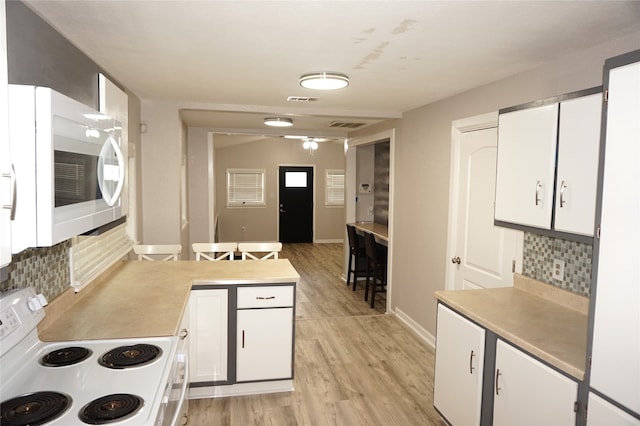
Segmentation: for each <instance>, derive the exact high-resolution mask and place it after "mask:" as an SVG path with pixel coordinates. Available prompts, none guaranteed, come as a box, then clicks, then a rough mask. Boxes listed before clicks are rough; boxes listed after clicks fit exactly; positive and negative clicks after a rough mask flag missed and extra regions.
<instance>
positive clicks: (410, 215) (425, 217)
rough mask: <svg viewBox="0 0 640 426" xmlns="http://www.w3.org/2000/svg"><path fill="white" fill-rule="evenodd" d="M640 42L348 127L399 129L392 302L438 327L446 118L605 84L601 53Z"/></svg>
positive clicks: (624, 42)
mask: <svg viewBox="0 0 640 426" xmlns="http://www.w3.org/2000/svg"><path fill="white" fill-rule="evenodd" d="M638 46H640V33H636V34H633V35H631V36H629V37H626V38H624V39H621V40H616V41H614V42H611V43H606V44H602V45H598V46H594V47H592V48H590V49H588V50H585V51H580V52H575V53H574V54H573V55H570V56H566V57H563V58H559V59H558V60H557V61H555V62H553V63H549V64H547V65H544V66H542V67H540V68H538V69H535V70H533V71H530V72H527V73H523V74H520V75H517V76H514V77H512V78H508V79H505V80H502V81H499V82H496V83H492V84H489V85H486V86H482V87H478V88H476V89H473V90H470V91H468V92H465V93H462V94H459V95H457V96H453V97H451V98H448V99H444V100H442V101H439V102H435V103H433V104H430V105H426V106H424V107H421V108H417V109H415V110H412V111H408V112H407V113H405V114H403V117H402V120H398V121H395V122H392V123H388V124H386V125H380V126H376V127H374V128H372V129H363V130H362V131H359V132H354V133H353V134H350V137H361V136H365V135H369V134H375V133H378V132H380V131H381V130H382V129H384V128H392V127H395V129H396V139H395V140H396V143H395V152H394V161H395V164H396V167H395V176H394V179H393V182H394V206H393V209H394V216H393V217H394V223H393V232H394V234H393V242H392V244H393V253H394V254H393V257H394V258H393V268H392V270H393V277H392V280H393V300H392V301H391V305H392V308H393V309H396V310H399V311H401V312H402V313H403V314H405V315H407V316H408V317H409V318H411V320H413V321H415V322H416V323H417V324H418V325H419V326H420V327H422V328H423V329H424V330H426V331H427V332H428V333H431V334H432V335H435V318H436V303H435V300H434V298H433V293H434V291H436V290H442V289H444V286H445V272H446V268H447V267H450V265H451V264H450V262H447V259H446V250H447V229H448V218H449V213H448V205H449V165H450V150H451V146H450V145H451V122H452V121H454V120H458V119H462V118H467V117H472V116H475V115H479V114H484V113H488V112H494V111H497V110H498V109H500V108H502V107H507V106H512V105H517V104H521V103H524V102H528V101H532V100H536V99H542V98H546V97H550V96H555V95H559V94H562V93H568V92H572V91H576V90H580V89H585V88H588V87H593V86H598V85H601V84H602V69H603V65H604V60H605V59H606V58H609V57H612V56H616V55H618V54H622V53H625V52H628V51H631V50H635V49H637V48H638Z"/></svg>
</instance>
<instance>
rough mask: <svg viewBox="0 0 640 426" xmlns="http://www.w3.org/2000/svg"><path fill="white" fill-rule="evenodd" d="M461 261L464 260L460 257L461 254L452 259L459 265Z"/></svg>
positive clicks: (452, 261)
mask: <svg viewBox="0 0 640 426" xmlns="http://www.w3.org/2000/svg"><path fill="white" fill-rule="evenodd" d="M460 262H462V260H461V259H460V256H456V257H454V258H453V259H451V263H457V264H458V265H459V264H460Z"/></svg>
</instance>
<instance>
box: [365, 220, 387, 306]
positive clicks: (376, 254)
mask: <svg viewBox="0 0 640 426" xmlns="http://www.w3.org/2000/svg"><path fill="white" fill-rule="evenodd" d="M364 249H365V252H366V253H367V281H366V284H365V288H364V300H365V301H366V300H367V297H368V295H369V278H370V277H371V279H372V280H373V282H372V283H371V307H372V308H373V305H374V302H375V300H376V289H377V288H378V287H379V288H380V289H381V290H382V291H384V290H385V287H386V285H387V250H386V247H385V248H382V246H380V245H379V244H377V243H376V239H375V237H374V236H373V234H372V233H370V232H365V233H364Z"/></svg>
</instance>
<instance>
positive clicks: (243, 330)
mask: <svg viewBox="0 0 640 426" xmlns="http://www.w3.org/2000/svg"><path fill="white" fill-rule="evenodd" d="M242 349H244V330H242Z"/></svg>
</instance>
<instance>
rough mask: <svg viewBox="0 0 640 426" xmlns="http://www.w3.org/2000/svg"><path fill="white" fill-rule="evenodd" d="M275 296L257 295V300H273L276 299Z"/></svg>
mask: <svg viewBox="0 0 640 426" xmlns="http://www.w3.org/2000/svg"><path fill="white" fill-rule="evenodd" d="M275 298H276V297H275V296H267V297H263V296H256V300H271V299H275Z"/></svg>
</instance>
